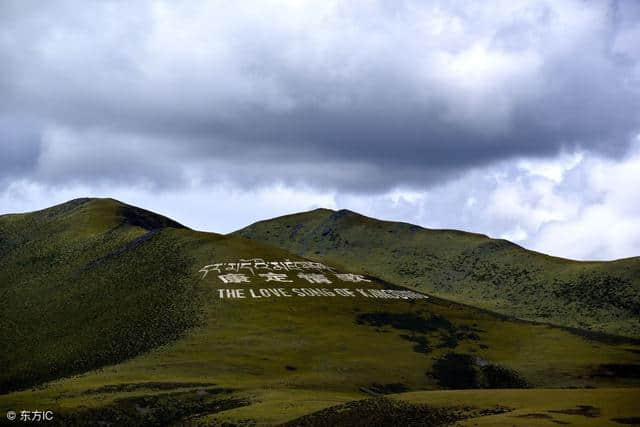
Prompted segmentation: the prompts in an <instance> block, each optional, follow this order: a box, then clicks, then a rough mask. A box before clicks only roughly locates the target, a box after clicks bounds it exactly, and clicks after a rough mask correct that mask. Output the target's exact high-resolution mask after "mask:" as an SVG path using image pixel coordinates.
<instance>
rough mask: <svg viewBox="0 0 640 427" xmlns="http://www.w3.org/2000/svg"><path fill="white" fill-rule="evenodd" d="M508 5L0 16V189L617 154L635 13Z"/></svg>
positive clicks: (371, 172) (85, 8)
mask: <svg viewBox="0 0 640 427" xmlns="http://www.w3.org/2000/svg"><path fill="white" fill-rule="evenodd" d="M514 3H515V2H511V1H507V2H491V3H489V2H431V3H429V4H425V3H424V2H412V1H404V2H380V3H377V4H376V3H366V4H365V3H360V2H336V3H332V2H317V3H313V4H311V3H308V4H307V3H301V2H290V3H287V2H267V3H265V2H256V3H253V4H252V3H245V2H243V3H242V5H229V4H228V3H226V2H208V3H205V4H199V5H197V6H196V5H195V3H193V2H184V3H183V2H166V3H162V2H149V3H145V2H136V3H130V2H117V1H114V2H99V3H87V2H81V3H80V2H55V3H53V2H48V3H46V4H43V3H41V2H38V3H36V2H33V3H30V2H24V1H15V2H10V1H5V2H2V3H1V4H0V63H1V64H2V69H3V70H2V73H0V90H1V92H2V93H1V94H2V101H0V102H1V104H0V144H1V145H0V155H1V156H0V167H1V168H2V171H1V172H0V179H2V178H3V177H4V179H11V178H13V179H15V178H19V177H23V178H24V177H26V178H29V179H33V180H38V181H42V182H67V181H81V182H92V181H94V180H101V181H104V180H107V181H109V180H115V181H123V180H124V181H127V182H130V181H141V182H149V183H151V184H152V185H157V186H159V187H165V186H180V185H183V184H184V183H185V182H187V181H188V180H189V179H190V178H193V174H194V173H196V172H197V175H198V179H202V180H218V179H225V180H228V181H232V182H236V183H242V184H246V185H250V184H255V183H266V182H273V181H283V182H288V183H301V184H310V185H313V186H318V187H326V186H329V187H336V188H348V189H365V190H366V189H383V188H389V187H393V186H396V185H405V186H406V185H409V186H423V185H428V184H430V183H433V182H435V181H437V180H441V179H445V178H447V177H449V176H451V175H452V174H455V173H457V172H459V171H462V170H465V169H468V168H469V167H473V166H479V165H484V164H488V163H490V162H493V161H497V160H502V159H505V158H509V157H514V156H524V155H534V156H549V155H554V154H556V153H558V152H559V151H561V150H571V149H573V148H580V149H586V150H591V151H593V152H597V153H602V154H605V155H611V156H615V155H619V154H620V153H622V152H624V150H625V149H626V147H627V145H628V143H629V141H630V139H631V138H632V137H633V136H635V135H636V134H637V133H638V132H639V131H640V113H639V111H640V95H639V91H640V66H639V63H638V58H640V50H639V48H638V46H640V30H639V26H638V22H640V7H638V6H637V3H636V2H633V1H626V2H584V1H531V2H525V3H518V4H517V5H516V4H514ZM194 171H196V172H194Z"/></svg>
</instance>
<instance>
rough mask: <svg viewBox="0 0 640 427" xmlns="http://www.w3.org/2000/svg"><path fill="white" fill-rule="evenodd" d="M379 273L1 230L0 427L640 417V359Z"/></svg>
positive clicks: (126, 213) (169, 236)
mask: <svg viewBox="0 0 640 427" xmlns="http://www.w3.org/2000/svg"><path fill="white" fill-rule="evenodd" d="M328 214H329V215H328V216H331V215H333V213H331V212H328ZM303 215H307V214H303ZM348 216H351V214H349V215H348ZM318 217H319V216H318ZM318 221H319V223H321V222H322V221H323V220H322V219H318ZM374 223H375V222H374ZM284 227H285V228H286V225H285V226H284ZM398 227H400V226H398ZM406 227H409V228H410V226H406ZM302 228H303V227H300V230H302ZM274 230H275V229H274ZM409 231H411V230H409ZM385 232H387V233H388V231H386V230H385ZM394 232H396V231H394ZM450 233H452V235H457V234H456V233H454V232H450ZM329 234H330V233H329ZM388 234H392V233H388ZM458 234H460V235H461V236H463V237H465V239H478V240H482V239H484V238H483V237H481V236H474V235H468V236H467V235H466V234H462V233H458ZM337 236H342V235H341V234H336V239H337V238H338V237H337ZM341 238H342V237H341ZM375 238H376V239H378V238H377V237H375ZM373 243H375V241H374V242H370V247H371V246H372V245H373ZM433 247H434V250H435V249H436V248H437V246H433ZM443 249H446V248H443ZM313 252H315V249H314V250H313ZM354 253H356V250H355V249H354ZM438 253H440V252H438ZM443 253H444V252H443ZM320 254H323V252H319V253H318V254H315V255H320ZM374 255H375V256H378V257H380V259H382V258H381V257H382V255H381V254H380V253H378V254H376V253H375V251H374V250H373V249H372V256H374ZM439 256H441V257H443V258H444V255H442V254H440V255H439ZM311 258H316V260H312V259H311ZM361 258H362V257H358V256H356V255H353V256H349V257H347V256H346V255H345V257H343V258H341V259H336V262H335V263H334V262H328V261H326V262H324V261H317V259H318V257H317V256H314V257H311V256H309V257H302V256H300V255H296V254H295V253H293V252H289V251H287V250H285V249H282V248H278V247H275V246H273V245H268V244H264V243H261V242H257V241H255V240H249V239H246V238H244V237H241V236H238V235H220V234H215V233H203V232H198V231H194V230H190V229H188V228H186V227H184V226H182V225H181V224H179V223H177V222H175V221H173V220H171V219H168V218H166V217H163V216H161V215H158V214H155V213H153V212H149V211H146V210H143V209H140V208H137V207H134V206H130V205H127V204H124V203H121V202H118V201H116V200H113V199H77V200H72V201H70V202H67V203H64V204H61V205H58V206H54V207H52V208H49V209H45V210H42V211H38V212H31V213H24V214H12V215H3V216H0V296H1V298H0V343H2V347H1V349H0V367H2V369H0V411H1V412H2V413H3V414H4V413H6V414H7V418H4V417H3V418H2V420H1V421H0V424H2V423H4V424H8V425H15V424H16V422H18V421H16V420H13V421H12V420H11V419H10V417H11V416H12V415H11V414H15V416H16V417H22V416H23V415H24V413H23V412H22V411H35V410H40V411H42V410H46V411H51V413H50V414H49V415H50V416H51V417H52V418H53V420H52V421H51V422H48V423H46V424H48V425H64V426H68V425H92V424H93V425H95V424H99V425H256V424H257V425H273V424H281V423H287V424H288V425H372V424H375V423H376V422H377V423H379V424H380V423H387V424H388V423H402V424H403V425H425V424H426V425H451V424H453V423H463V424H464V423H469V424H477V423H480V424H483V423H484V424H485V425H486V424H488V425H496V424H500V423H506V424H508V425H514V424H515V425H527V426H528V425H535V424H536V423H548V422H550V421H554V422H556V421H557V422H560V423H565V422H571V423H574V424H579V423H580V422H581V421H583V420H585V419H587V420H595V421H597V422H598V423H599V425H606V423H613V422H617V421H613V420H616V419H618V420H622V421H620V422H627V423H628V422H633V420H634V419H635V418H634V417H638V416H640V414H639V413H638V411H637V405H636V403H637V398H638V396H639V391H640V340H637V339H633V338H625V337H619V336H612V335H604V334H593V333H588V332H585V331H582V330H577V329H575V330H573V329H566V328H559V327H554V326H550V325H546V324H536V323H532V322H525V321H520V320H517V319H514V318H511V317H507V316H504V315H500V314H497V313H493V312H490V311H487V310H484V309H481V308H476V307H472V306H469V305H464V304H459V303H456V302H452V301H449V300H446V299H443V298H440V297H437V296H427V295H425V294H423V293H422V292H419V291H417V290H416V288H415V287H413V288H411V289H408V288H406V287H403V286H400V285H401V284H400V283H393V282H392V281H385V280H382V279H378V278H376V277H374V276H373V275H367V274H365V271H364V267H363V266H362V265H361V264H360V262H361V261H360V260H361ZM351 259H353V260H354V261H353V263H352V262H351V261H350V260H351ZM403 277H406V276H403ZM559 388H562V389H559ZM496 389H502V390H496ZM10 411H14V412H10ZM27 415H28V416H34V415H33V413H31V415H29V413H27ZM40 416H42V414H40ZM31 420H33V418H31Z"/></svg>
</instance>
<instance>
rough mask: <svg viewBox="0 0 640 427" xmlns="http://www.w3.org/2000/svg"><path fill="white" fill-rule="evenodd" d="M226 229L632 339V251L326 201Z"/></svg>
mask: <svg viewBox="0 0 640 427" xmlns="http://www.w3.org/2000/svg"><path fill="white" fill-rule="evenodd" d="M234 234H235V235H239V236H243V237H246V238H250V239H253V240H256V241H259V242H262V243H268V244H271V245H274V246H278V247H281V248H284V249H287V250H289V251H291V252H294V253H296V254H298V255H301V256H305V257H309V258H312V259H316V260H320V261H324V262H327V263H330V264H332V265H337V266H348V267H349V268H350V269H352V270H356V271H358V272H363V273H367V274H370V275H373V276H376V277H379V278H381V279H383V280H386V281H388V282H391V283H396V284H398V285H402V286H406V287H409V288H414V289H417V290H420V291H422V292H426V293H429V294H431V295H436V296H440V297H442V298H446V299H449V300H453V301H457V302H460V303H465V304H471V305H474V306H477V307H482V308H485V309H488V310H492V311H495V312H498V313H502V314H505V315H509V316H514V317H517V318H520V319H527V320H532V321H538V322H546V323H553V324H556V325H561V326H567V327H574V328H579V329H583V330H589V331H595V332H603V333H609V334H615V335H623V336H627V337H633V338H640V257H636V258H628V259H623V260H618V261H611V262H578V261H572V260H567V259H562V258H555V257H550V256H547V255H544V254H540V253H537V252H533V251H528V250H526V249H524V248H522V247H520V246H517V245H515V244H513V243H510V242H508V241H506V240H495V239H490V238H488V237H487V236H484V235H480V234H473V233H466V232H461V231H456V230H429V229H424V228H421V227H418V226H415V225H411V224H405V223H397V222H388V221H380V220H376V219H372V218H367V217H365V216H362V215H358V214H356V213H353V212H350V211H345V210H342V211H337V212H335V211H331V210H328V209H317V210H314V211H310V212H304V213H300V214H294V215H287V216H283V217H278V218H274V219H270V220H266V221H260V222H257V223H255V224H252V225H250V226H248V227H246V228H243V229H242V230H239V231H237V232H235V233H234Z"/></svg>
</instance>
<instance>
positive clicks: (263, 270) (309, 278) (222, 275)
mask: <svg viewBox="0 0 640 427" xmlns="http://www.w3.org/2000/svg"><path fill="white" fill-rule="evenodd" d="M199 273H202V279H205V278H207V277H208V278H211V277H212V276H214V277H215V278H216V279H217V280H218V281H219V282H221V283H222V284H223V285H246V286H252V284H255V283H263V284H265V285H267V286H269V285H271V286H274V287H271V288H261V289H242V288H240V289H231V288H224V289H218V297H219V298H221V299H244V298H271V297H275V298H278V297H284V298H289V297H296V296H297V297H317V296H328V297H335V296H342V297H356V296H362V297H366V298H383V299H387V298H391V299H398V298H401V299H425V298H428V297H427V296H426V295H422V294H420V293H417V292H413V291H409V290H397V289H375V288H370V289H365V288H363V289H349V288H326V287H322V288H319V287H303V288H296V287H291V288H289V287H286V288H285V287H275V286H295V283H296V282H297V283H300V282H302V283H306V284H309V285H331V284H344V283H359V284H361V285H365V284H368V283H371V282H372V281H371V280H370V279H367V278H366V277H365V276H363V275H360V274H353V273H339V272H337V271H335V270H334V269H333V268H331V267H328V266H326V265H324V264H322V263H319V262H312V261H290V260H288V259H286V260H284V261H265V260H264V259H262V258H252V259H240V260H238V261H237V262H219V263H214V264H208V265H205V266H204V267H202V268H201V269H200V270H199Z"/></svg>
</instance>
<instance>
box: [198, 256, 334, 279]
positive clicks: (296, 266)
mask: <svg viewBox="0 0 640 427" xmlns="http://www.w3.org/2000/svg"><path fill="white" fill-rule="evenodd" d="M212 271H215V272H216V273H218V274H223V273H231V272H233V273H240V272H241V271H242V272H243V273H246V274H249V273H250V274H251V275H252V276H255V275H257V274H260V273H265V272H269V271H278V272H286V271H316V272H331V273H335V271H334V269H333V268H331V267H327V266H326V265H324V264H322V263H320V262H313V261H290V260H289V259H285V260H284V261H265V260H264V259H262V258H251V259H239V260H238V261H236V262H218V263H214V264H208V265H205V266H204V267H202V268H201V269H200V270H199V272H200V273H202V278H203V279H204V278H205V277H207V275H208V274H209V273H210V272H212Z"/></svg>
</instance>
